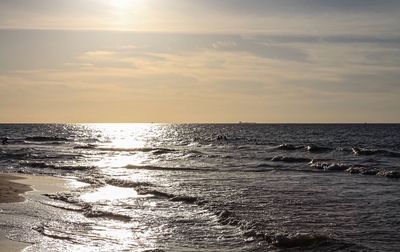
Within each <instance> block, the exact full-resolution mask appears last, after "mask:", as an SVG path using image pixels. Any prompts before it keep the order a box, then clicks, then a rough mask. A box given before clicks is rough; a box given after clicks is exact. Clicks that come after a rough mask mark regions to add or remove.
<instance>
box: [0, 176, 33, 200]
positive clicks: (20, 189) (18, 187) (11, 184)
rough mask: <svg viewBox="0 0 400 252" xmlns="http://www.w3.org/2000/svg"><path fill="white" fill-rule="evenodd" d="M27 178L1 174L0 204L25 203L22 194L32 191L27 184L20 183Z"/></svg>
mask: <svg viewBox="0 0 400 252" xmlns="http://www.w3.org/2000/svg"><path fill="white" fill-rule="evenodd" d="M24 179H25V177H23V176H17V175H14V174H0V203H15V202H23V201H25V197H23V196H21V195H22V194H24V193H26V192H29V191H32V190H33V188H32V187H31V186H30V185H29V184H26V183H19V182H20V181H21V180H24Z"/></svg>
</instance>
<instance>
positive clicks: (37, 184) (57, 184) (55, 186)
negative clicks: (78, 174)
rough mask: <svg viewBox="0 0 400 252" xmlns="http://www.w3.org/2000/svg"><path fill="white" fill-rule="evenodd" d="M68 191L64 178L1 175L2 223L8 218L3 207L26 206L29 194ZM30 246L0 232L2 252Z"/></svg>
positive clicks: (12, 174) (0, 206) (0, 203)
mask: <svg viewBox="0 0 400 252" xmlns="http://www.w3.org/2000/svg"><path fill="white" fill-rule="evenodd" d="M67 190H68V186H67V180H66V179H63V178H57V177H49V176H36V175H25V174H14V173H0V221H1V219H2V218H7V216H6V215H3V214H2V212H3V207H2V206H5V205H7V206H10V205H12V204H25V202H26V200H27V199H28V198H29V194H32V193H55V192H60V191H67ZM30 245H32V244H31V243H25V242H19V241H14V240H10V239H8V238H7V236H6V233H4V231H0V251H10V252H17V251H22V250H24V249H25V248H27V247H28V246H30Z"/></svg>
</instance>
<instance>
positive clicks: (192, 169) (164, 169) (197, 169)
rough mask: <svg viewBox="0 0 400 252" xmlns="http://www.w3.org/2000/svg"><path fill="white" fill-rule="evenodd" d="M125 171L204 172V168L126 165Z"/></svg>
mask: <svg viewBox="0 0 400 252" xmlns="http://www.w3.org/2000/svg"><path fill="white" fill-rule="evenodd" d="M125 168H127V169H143V170H158V171H206V170H207V169H205V168H189V167H164V166H151V165H126V166H125Z"/></svg>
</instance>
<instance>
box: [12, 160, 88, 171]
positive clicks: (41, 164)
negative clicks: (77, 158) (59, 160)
mask: <svg viewBox="0 0 400 252" xmlns="http://www.w3.org/2000/svg"><path fill="white" fill-rule="evenodd" d="M19 164H20V165H21V166H26V167H31V168H41V169H45V168H50V169H56V170H69V171H82V170H90V169H94V168H96V167H94V166H78V165H55V164H48V163H45V162H29V161H25V162H20V163H19Z"/></svg>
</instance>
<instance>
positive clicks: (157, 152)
mask: <svg viewBox="0 0 400 252" xmlns="http://www.w3.org/2000/svg"><path fill="white" fill-rule="evenodd" d="M74 149H84V150H85V149H87V150H99V151H110V152H151V153H152V154H154V155H162V154H168V153H172V152H176V151H178V150H175V149H169V148H158V147H155V148H152V147H148V148H122V147H99V146H97V145H95V144H87V145H78V146H75V147H74ZM188 153H190V151H188Z"/></svg>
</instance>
